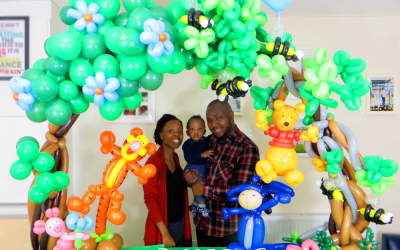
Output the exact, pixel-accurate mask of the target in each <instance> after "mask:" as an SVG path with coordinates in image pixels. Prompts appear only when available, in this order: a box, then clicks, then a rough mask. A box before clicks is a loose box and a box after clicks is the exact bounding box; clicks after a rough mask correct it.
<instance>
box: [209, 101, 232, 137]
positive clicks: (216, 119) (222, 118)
mask: <svg viewBox="0 0 400 250" xmlns="http://www.w3.org/2000/svg"><path fill="white" fill-rule="evenodd" d="M207 125H208V128H209V129H210V131H211V132H212V133H213V134H214V135H215V136H216V137H218V138H219V139H226V138H228V136H229V135H230V134H231V133H232V131H233V129H234V125H235V124H234V122H233V112H232V111H230V112H229V111H227V110H224V109H223V107H220V106H217V105H214V106H209V107H208V108H207Z"/></svg>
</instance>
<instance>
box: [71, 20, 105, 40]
mask: <svg viewBox="0 0 400 250" xmlns="http://www.w3.org/2000/svg"><path fill="white" fill-rule="evenodd" d="M98 28H99V27H98ZM67 32H68V33H71V34H73V35H74V36H76V37H77V38H78V39H79V41H80V40H81V39H82V38H83V37H84V36H86V35H87V34H88V33H87V31H86V29H83V30H82V31H78V30H76V28H75V25H74V24H72V25H70V26H69V28H68V30H67Z"/></svg>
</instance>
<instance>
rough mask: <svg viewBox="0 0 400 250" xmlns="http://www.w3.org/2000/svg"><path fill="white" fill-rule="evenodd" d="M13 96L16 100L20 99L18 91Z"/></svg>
mask: <svg viewBox="0 0 400 250" xmlns="http://www.w3.org/2000/svg"><path fill="white" fill-rule="evenodd" d="M13 98H14V100H16V101H18V93H14V94H13Z"/></svg>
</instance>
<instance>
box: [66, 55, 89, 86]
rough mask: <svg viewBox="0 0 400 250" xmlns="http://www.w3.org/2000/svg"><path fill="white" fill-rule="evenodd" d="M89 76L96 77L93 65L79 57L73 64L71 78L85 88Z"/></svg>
mask: <svg viewBox="0 0 400 250" xmlns="http://www.w3.org/2000/svg"><path fill="white" fill-rule="evenodd" d="M88 76H94V70H93V66H92V64H90V62H88V61H87V60H85V59H83V58H81V57H78V58H76V59H74V60H72V62H71V66H70V67H69V77H70V78H71V80H72V81H73V82H74V83H75V84H76V85H78V86H84V85H85V80H86V78H87V77H88Z"/></svg>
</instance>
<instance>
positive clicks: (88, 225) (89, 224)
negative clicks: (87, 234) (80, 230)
mask: <svg viewBox="0 0 400 250" xmlns="http://www.w3.org/2000/svg"><path fill="white" fill-rule="evenodd" d="M83 218H84V219H85V220H86V226H85V229H84V230H90V229H92V228H93V227H94V220H93V218H92V217H91V216H90V215H85V216H84V217H83Z"/></svg>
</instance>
